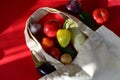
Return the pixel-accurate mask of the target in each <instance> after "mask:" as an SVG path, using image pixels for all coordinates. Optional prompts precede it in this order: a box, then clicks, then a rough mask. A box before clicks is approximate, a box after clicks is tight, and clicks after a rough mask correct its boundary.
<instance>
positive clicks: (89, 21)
mask: <svg viewBox="0 0 120 80" xmlns="http://www.w3.org/2000/svg"><path fill="white" fill-rule="evenodd" d="M65 6H66V9H67V10H68V13H70V14H72V15H75V16H76V15H77V16H78V18H79V19H80V20H81V21H82V22H83V23H85V24H86V25H87V26H89V27H91V28H93V29H94V30H95V28H96V27H95V24H96V23H98V24H102V23H104V22H106V21H107V20H108V17H109V14H108V12H107V10H105V9H103V8H99V9H96V10H95V11H94V12H93V15H92V16H91V15H89V14H88V13H87V12H85V11H81V3H80V2H78V1H77V0H70V1H68V3H67V4H66V5H65ZM95 21H96V23H95ZM30 31H31V33H32V34H33V36H34V37H35V38H36V39H37V40H38V42H39V43H40V44H41V46H42V48H43V49H44V51H45V52H46V53H47V54H49V55H50V56H52V57H53V58H55V59H57V60H59V61H60V62H61V63H63V64H64V65H66V64H70V63H72V61H73V60H74V58H75V57H76V55H77V52H78V51H79V50H80V48H81V45H83V44H84V42H85V41H86V40H87V38H88V37H87V36H86V35H85V34H84V33H83V32H82V31H80V29H79V26H78V24H77V23H76V22H75V21H74V20H72V19H71V18H65V17H64V16H62V15H61V14H58V13H48V14H47V15H45V16H44V17H43V18H42V19H41V20H39V21H37V22H36V23H31V24H30ZM32 58H33V61H34V62H35V64H36V67H37V70H38V72H39V73H40V74H41V75H43V76H44V75H46V74H49V73H51V72H53V71H55V70H56V68H55V67H54V66H53V65H51V64H50V63H49V62H47V61H38V60H37V59H36V57H35V56H34V55H33V54H32Z"/></svg>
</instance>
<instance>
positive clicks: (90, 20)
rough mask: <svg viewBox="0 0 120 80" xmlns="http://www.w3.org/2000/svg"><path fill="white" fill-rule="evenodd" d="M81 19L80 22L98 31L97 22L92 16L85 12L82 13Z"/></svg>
mask: <svg viewBox="0 0 120 80" xmlns="http://www.w3.org/2000/svg"><path fill="white" fill-rule="evenodd" d="M79 17H80V20H81V21H82V22H83V23H84V24H86V25H87V26H88V27H90V28H91V29H92V30H96V29H97V27H96V25H95V22H94V20H93V18H92V16H91V15H90V14H89V13H87V12H85V11H83V12H81V13H80V15H79Z"/></svg>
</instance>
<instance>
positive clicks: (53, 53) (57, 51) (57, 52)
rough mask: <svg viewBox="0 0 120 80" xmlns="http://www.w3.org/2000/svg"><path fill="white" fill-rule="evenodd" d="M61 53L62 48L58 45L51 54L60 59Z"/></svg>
mask: <svg viewBox="0 0 120 80" xmlns="http://www.w3.org/2000/svg"><path fill="white" fill-rule="evenodd" d="M60 54H61V52H60V50H59V49H58V48H56V47H53V48H52V49H51V51H50V55H51V56H53V57H54V58H55V59H59V57H60Z"/></svg>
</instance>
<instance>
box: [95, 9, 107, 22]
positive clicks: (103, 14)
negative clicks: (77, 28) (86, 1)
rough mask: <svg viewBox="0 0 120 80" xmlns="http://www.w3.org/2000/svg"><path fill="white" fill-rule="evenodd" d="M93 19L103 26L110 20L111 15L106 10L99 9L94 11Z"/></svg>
mask: <svg viewBox="0 0 120 80" xmlns="http://www.w3.org/2000/svg"><path fill="white" fill-rule="evenodd" d="M93 18H94V20H95V21H96V22H97V23H98V24H102V23H104V22H106V21H107V20H108V18H109V13H108V12H107V10H106V9H103V8H98V9H95V10H94V11H93Z"/></svg>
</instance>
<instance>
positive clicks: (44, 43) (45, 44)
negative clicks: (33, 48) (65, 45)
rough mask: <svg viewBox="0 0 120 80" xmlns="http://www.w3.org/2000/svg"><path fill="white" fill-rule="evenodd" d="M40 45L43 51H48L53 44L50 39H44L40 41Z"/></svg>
mask: <svg viewBox="0 0 120 80" xmlns="http://www.w3.org/2000/svg"><path fill="white" fill-rule="evenodd" d="M41 45H42V47H43V48H44V49H48V48H52V47H54V45H55V43H54V41H53V40H52V39H51V38H48V37H44V38H43V39H42V42H41Z"/></svg>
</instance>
